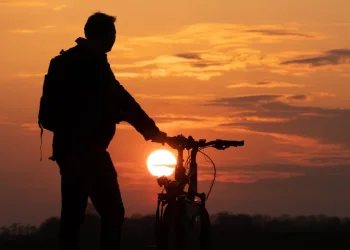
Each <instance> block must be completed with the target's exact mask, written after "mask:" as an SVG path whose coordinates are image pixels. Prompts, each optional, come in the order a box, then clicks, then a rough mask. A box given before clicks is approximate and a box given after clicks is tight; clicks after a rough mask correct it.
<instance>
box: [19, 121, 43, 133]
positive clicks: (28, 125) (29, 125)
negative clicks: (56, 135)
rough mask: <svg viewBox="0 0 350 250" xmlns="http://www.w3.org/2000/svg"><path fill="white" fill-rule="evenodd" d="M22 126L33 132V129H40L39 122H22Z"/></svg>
mask: <svg viewBox="0 0 350 250" xmlns="http://www.w3.org/2000/svg"><path fill="white" fill-rule="evenodd" d="M20 127H21V128H23V129H24V130H25V131H28V132H33V131H35V132H37V131H39V130H40V128H39V126H38V124H37V123H22V124H20Z"/></svg>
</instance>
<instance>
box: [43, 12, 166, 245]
mask: <svg viewBox="0 0 350 250" xmlns="http://www.w3.org/2000/svg"><path fill="white" fill-rule="evenodd" d="M114 23H115V18H114V17H112V16H109V15H106V14H103V13H95V14H94V15H92V16H90V17H89V19H88V21H87V23H86V25H85V29H84V31H85V37H86V38H78V39H77V40H76V43H77V45H76V46H75V47H73V48H70V49H69V50H67V51H65V52H64V51H61V55H60V56H57V57H56V58H54V59H52V60H51V63H50V67H49V72H48V74H47V79H46V80H47V81H50V80H51V81H56V82H57V83H59V87H57V89H56V90H55V91H56V92H55V95H57V96H60V97H58V98H56V102H57V103H59V105H58V108H57V110H56V111H55V112H56V116H55V119H56V120H55V125H54V128H53V129H52V131H53V132H54V138H53V156H52V158H53V160H56V162H57V164H58V165H59V168H60V173H61V194H62V210H61V228H60V248H61V249H65V250H68V249H69V250H73V249H74V250H76V249H78V234H79V229H80V224H81V222H83V219H84V214H85V209H86V206H87V202H88V197H90V199H91V201H92V203H93V204H94V206H95V208H96V210H97V212H98V213H99V214H100V216H101V235H100V237H101V238H100V240H101V242H100V243H101V250H106V249H113V250H117V249H120V246H119V245H120V242H119V241H120V233H121V227H122V223H123V220H124V206H123V203H122V198H121V195H120V191H119V186H118V182H117V174H116V171H115V169H114V166H113V163H112V160H111V158H110V155H109V153H108V152H107V151H106V150H107V147H108V145H109V143H110V141H111V140H112V138H113V136H114V133H115V125H116V123H119V122H120V121H127V122H129V123H130V124H131V125H132V126H133V127H135V129H136V130H137V131H138V132H140V133H141V134H142V135H143V136H144V138H145V140H152V141H163V140H164V138H165V136H166V134H165V133H163V132H161V131H159V129H158V128H157V126H156V125H155V123H154V121H153V120H152V119H151V118H149V117H148V115H147V114H146V113H145V112H144V111H143V110H142V108H141V107H140V106H139V105H138V104H137V102H136V101H135V100H134V99H133V98H132V96H131V95H130V94H129V93H128V92H127V91H126V90H125V89H124V88H123V87H122V86H121V85H120V83H119V82H118V81H117V80H116V79H115V77H114V74H113V72H112V70H111V68H110V65H109V63H108V61H107V56H106V53H107V52H109V51H110V50H111V49H112V47H113V45H114V42H115V38H116V29H115V26H114ZM57 86H58V85H57ZM44 88H45V86H44ZM51 92H54V91H51ZM43 112H44V111H43Z"/></svg>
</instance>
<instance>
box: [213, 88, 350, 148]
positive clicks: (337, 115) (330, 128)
mask: <svg viewBox="0 0 350 250" xmlns="http://www.w3.org/2000/svg"><path fill="white" fill-rule="evenodd" d="M283 98H284V99H287V100H288V99H289V100H297V101H300V100H301V101H304V100H305V99H307V97H306V96H304V95H292V96H281V95H255V96H238V97H232V98H221V99H217V100H215V101H211V102H209V103H208V105H214V106H224V107H231V108H232V109H233V110H236V111H237V110H238V111H239V110H241V113H240V116H241V117H243V119H242V120H241V121H236V122H232V123H225V124H222V126H232V127H239V128H246V129H249V130H253V131H257V132H266V133H274V134H281V135H294V136H301V137H306V138H314V139H315V140H318V141H320V142H323V143H333V144H342V145H350V139H349V137H347V136H346V135H347V134H348V128H349V127H350V110H349V109H335V108H333V109H331V108H329V109H327V108H321V107H312V106H299V105H298V106H296V105H292V104H289V103H286V102H285V101H283ZM244 110H248V111H244ZM252 115H254V116H257V117H260V118H271V117H273V118H280V119H286V120H284V121H283V122H276V121H275V122H273V121H271V122H266V121H265V122H260V121H254V122H252V121H249V120H248V119H246V117H249V116H252Z"/></svg>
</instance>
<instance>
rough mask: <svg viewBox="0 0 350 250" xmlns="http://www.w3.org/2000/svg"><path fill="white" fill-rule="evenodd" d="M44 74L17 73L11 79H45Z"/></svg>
mask: <svg viewBox="0 0 350 250" xmlns="http://www.w3.org/2000/svg"><path fill="white" fill-rule="evenodd" d="M44 75H45V74H44V73H17V74H13V75H12V76H11V77H14V78H36V77H44Z"/></svg>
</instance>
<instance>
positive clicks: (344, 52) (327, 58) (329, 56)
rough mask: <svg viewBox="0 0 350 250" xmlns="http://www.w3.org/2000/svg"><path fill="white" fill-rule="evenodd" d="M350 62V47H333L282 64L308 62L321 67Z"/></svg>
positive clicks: (307, 63)
mask: <svg viewBox="0 0 350 250" xmlns="http://www.w3.org/2000/svg"><path fill="white" fill-rule="evenodd" d="M349 63H350V49H333V50H328V51H326V52H324V53H323V54H321V55H317V56H313V57H306V58H301V59H292V60H287V61H284V62H282V63H281V64H282V65H289V64H306V65H310V66H312V67H321V66H328V65H332V66H334V65H342V64H349Z"/></svg>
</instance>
